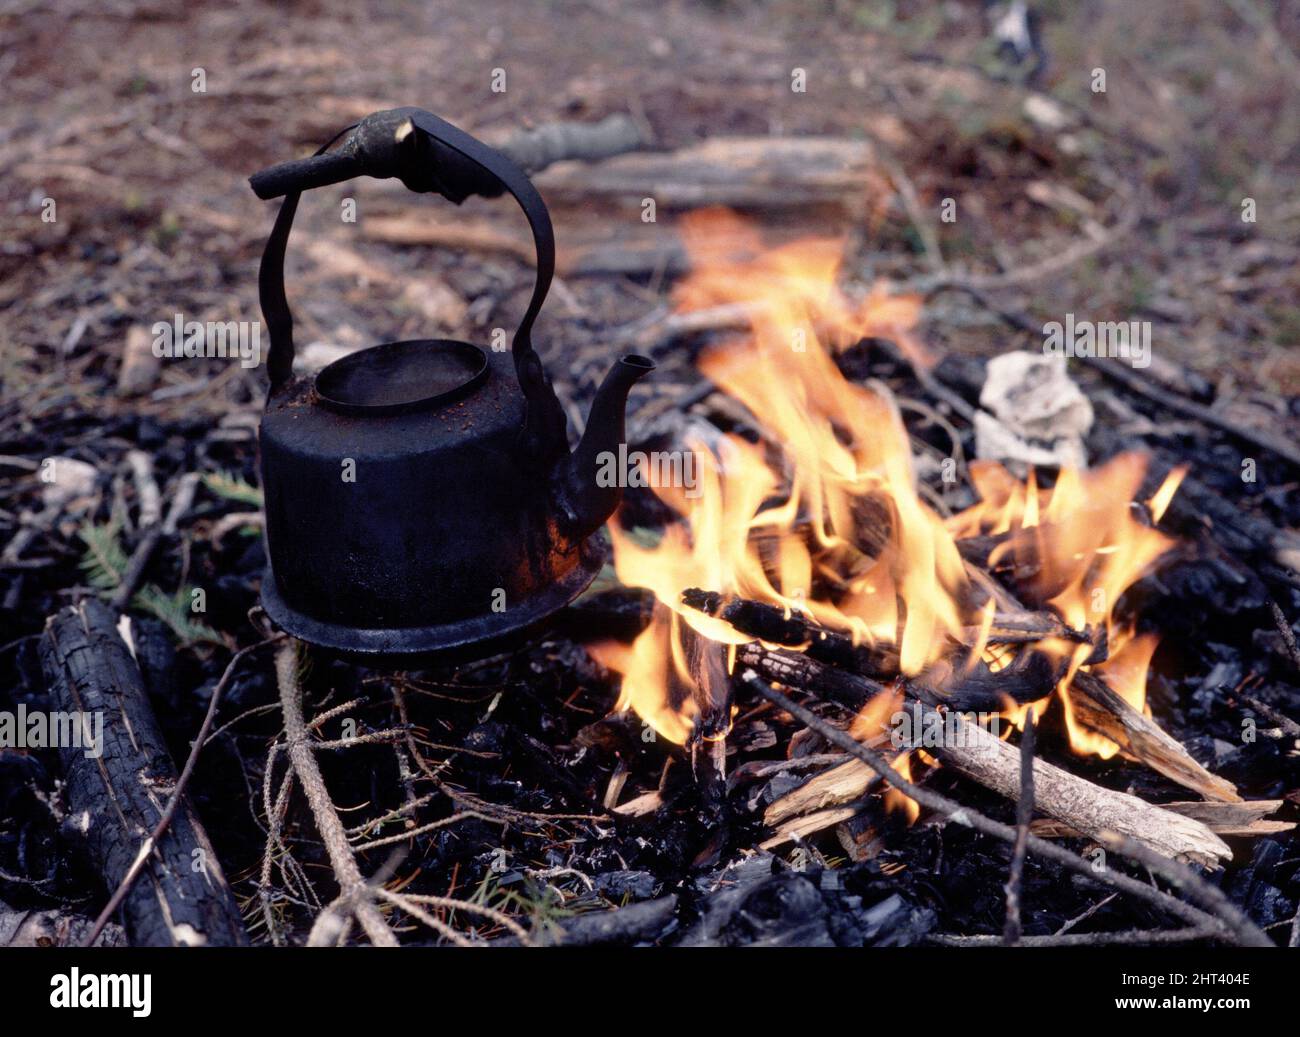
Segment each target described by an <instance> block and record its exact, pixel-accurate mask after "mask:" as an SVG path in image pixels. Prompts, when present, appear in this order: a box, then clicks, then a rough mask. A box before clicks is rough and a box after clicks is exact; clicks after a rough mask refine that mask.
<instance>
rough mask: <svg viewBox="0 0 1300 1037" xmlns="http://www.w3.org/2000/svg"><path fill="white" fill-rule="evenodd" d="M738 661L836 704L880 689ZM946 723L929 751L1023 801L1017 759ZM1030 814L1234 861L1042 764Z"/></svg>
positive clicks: (1175, 851) (799, 668) (1213, 842)
mask: <svg viewBox="0 0 1300 1037" xmlns="http://www.w3.org/2000/svg"><path fill="white" fill-rule="evenodd" d="M738 661H739V662H740V663H741V664H742V665H744V666H749V667H752V668H753V669H754V670H756V671H757V672H758V673H759V674H760V675H762V676H763V677H765V678H766V679H768V680H772V681H776V682H779V683H782V684H793V685H794V686H797V687H804V688H809V689H812V690H815V691H817V692H818V693H819V694H823V695H826V696H827V697H833V698H835V699H836V700H838V701H841V702H844V701H845V700H846V699H848V698H849V694H850V691H851V690H852V689H854V688H855V686H856V690H857V702H858V705H859V706H862V705H865V704H866V702H868V701H870V699H871V698H872V697H874V695H875V694H876V693H877V691H878V689H879V688H880V686H879V685H878V684H875V682H871V681H864V680H863V679H862V678H860V677H857V676H855V675H853V674H848V673H838V674H837V673H834V672H833V671H830V670H829V668H828V667H826V666H824V665H822V664H821V663H819V662H818V661H817V660H814V659H810V658H807V657H806V656H803V655H797V654H795V653H790V652H784V651H780V650H775V649H765V648H762V647H761V646H759V645H745V646H743V647H742V648H741V649H740V651H739V653H738ZM911 705H912V708H915V709H919V710H921V711H922V712H923V713H924V712H925V711H933V707H932V706H930V705H929V704H926V703H922V702H921V701H919V700H914V701H913V703H912V704H911ZM950 717H951V719H952V721H955V723H956V732H955V733H956V737H955V738H953V739H945V744H944V745H942V746H935V747H934V748H933V749H930V751H931V752H933V753H934V755H936V756H937V757H938V758H939V759H940V760H941V761H942V762H943V763H944V764H946V765H947V766H949V767H951V768H952V769H953V770H955V771H957V772H958V773H960V774H962V775H964V776H966V777H968V778H970V779H972V780H973V781H976V782H978V783H979V784H981V785H984V786H985V787H986V788H990V789H992V790H994V791H995V792H998V793H1000V794H1001V795H1004V796H1006V797H1008V798H1009V799H1013V800H1014V799H1015V798H1016V797H1017V796H1018V795H1019V793H1020V759H1019V754H1018V753H1017V751H1016V749H1015V747H1014V746H1011V745H1008V744H1007V743H1006V742H1003V741H1001V740H1000V739H998V738H996V737H995V736H994V735H991V734H989V733H988V732H987V731H985V730H984V729H983V728H981V727H978V726H977V725H975V724H971V723H968V722H966V721H965V720H962V719H960V718H959V717H957V716H955V715H953V714H950ZM949 742H951V743H954V744H947V743H949ZM927 748H929V747H927ZM1034 806H1035V808H1036V809H1038V810H1040V811H1042V812H1043V813H1045V814H1050V815H1051V816H1052V817H1055V818H1057V819H1058V820H1060V821H1063V822H1064V823H1066V824H1067V825H1069V826H1070V827H1072V828H1073V829H1074V830H1076V831H1078V832H1081V833H1083V834H1084V835H1087V836H1091V837H1099V836H1101V835H1102V833H1105V832H1122V833H1124V834H1125V835H1128V836H1130V837H1131V838H1134V839H1137V840H1139V841H1141V842H1143V843H1145V844H1146V845H1148V846H1150V847H1151V848H1152V849H1154V850H1156V851H1157V852H1158V853H1162V854H1164V855H1165V856H1167V857H1171V858H1174V859H1181V860H1190V861H1195V862H1197V863H1201V864H1206V865H1214V864H1217V863H1218V862H1219V860H1220V859H1227V858H1230V857H1231V856H1232V852H1231V851H1230V850H1229V849H1228V846H1227V844H1225V843H1224V842H1223V841H1222V840H1221V839H1220V838H1219V837H1218V836H1216V835H1215V834H1214V833H1213V832H1211V831H1210V830H1209V828H1207V827H1206V826H1205V825H1203V824H1202V823H1201V822H1199V821H1196V820H1194V819H1192V818H1187V817H1181V816H1179V815H1178V814H1174V813H1172V812H1170V811H1166V810H1163V809H1161V808H1160V807H1155V806H1152V805H1150V804H1148V803H1144V802H1143V801H1142V800H1140V799H1138V798H1137V797H1135V796H1130V795H1128V794H1126V793H1122V792H1113V791H1111V790H1109V789H1103V788H1101V787H1099V786H1097V785H1093V784H1092V783H1091V782H1088V781H1085V780H1084V779H1082V778H1077V777H1075V776H1074V775H1072V774H1070V773H1068V772H1066V771H1063V770H1061V769H1060V768H1059V767H1054V766H1053V765H1052V764H1050V763H1046V762H1045V761H1042V760H1035V761H1034Z"/></svg>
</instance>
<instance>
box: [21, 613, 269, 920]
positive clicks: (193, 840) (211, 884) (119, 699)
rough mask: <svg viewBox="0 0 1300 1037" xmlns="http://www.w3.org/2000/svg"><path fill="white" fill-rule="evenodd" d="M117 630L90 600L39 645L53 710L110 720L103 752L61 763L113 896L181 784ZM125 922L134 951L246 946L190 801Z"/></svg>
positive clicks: (53, 624)
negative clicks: (200, 946) (160, 948)
mask: <svg viewBox="0 0 1300 1037" xmlns="http://www.w3.org/2000/svg"><path fill="white" fill-rule="evenodd" d="M116 624H117V617H116V615H115V614H114V613H113V611H112V610H111V609H109V608H108V607H107V606H106V605H104V604H102V603H101V602H99V601H95V600H86V601H83V602H81V603H80V604H78V605H74V606H70V607H68V608H65V609H63V610H62V611H61V612H59V613H58V614H57V615H55V616H54V617H53V618H52V619H51V620H50V621H49V622H48V623H47V624H46V628H45V635H44V636H43V637H42V639H41V662H42V664H43V668H44V670H45V677H46V681H47V683H48V685H49V691H50V702H51V706H52V708H53V709H55V710H59V711H65V712H68V713H71V714H73V715H74V716H79V717H82V718H89V717H94V716H99V717H102V718H103V720H102V723H103V728H102V733H101V734H100V736H99V745H98V746H97V750H96V751H97V752H98V755H92V754H91V753H89V752H87V751H86V750H85V749H83V748H80V747H77V746H64V747H62V748H61V749H60V757H61V759H62V761H63V766H64V769H65V771H66V773H67V778H68V801H69V805H70V808H71V810H70V812H71V814H72V816H73V817H74V818H77V819H80V820H78V821H77V822H76V823H77V826H78V827H79V828H80V829H81V830H82V831H83V832H84V833H85V836H86V840H87V843H88V845H89V848H90V853H91V857H92V858H93V860H94V862H95V865H96V867H97V868H98V869H99V873H100V875H101V876H102V877H103V879H104V884H105V885H106V886H107V888H108V889H110V890H112V889H116V888H117V887H118V886H119V884H120V883H121V882H122V880H123V878H124V877H125V876H126V875H127V873H128V872H129V871H130V870H131V868H132V866H133V864H134V862H135V860H136V857H137V856H138V855H139V853H140V851H141V847H142V846H144V845H146V840H147V839H148V838H149V836H150V833H151V832H152V831H153V830H154V829H155V825H156V822H157V821H158V820H159V819H160V818H161V817H162V816H163V813H164V811H165V809H166V806H167V802H168V799H169V797H170V794H171V790H172V788H173V787H174V786H175V784H176V782H177V780H178V778H177V773H176V768H175V766H174V765H173V763H172V760H171V757H170V755H169V754H168V752H167V747H166V743H165V742H164V741H163V736H162V731H161V730H160V729H159V727H158V721H157V720H156V719H155V717H154V714H153V710H152V708H151V707H150V705H149V699H148V696H147V694H146V692H145V687H144V682H143V679H142V677H141V675H140V669H139V667H138V666H137V665H136V663H135V659H134V658H132V656H131V652H130V650H129V649H128V648H127V645H126V643H125V642H124V641H123V640H122V638H121V636H120V635H119V634H118V632H117V625H116ZM122 916H123V923H124V926H125V929H126V933H127V937H128V939H129V941H130V943H131V944H133V945H136V946H196V945H207V946H231V945H243V944H245V943H247V936H246V935H245V932H244V926H243V922H242V921H241V919H240V913H239V905H238V904H237V903H236V902H235V898H234V896H233V894H232V893H231V891H230V887H229V885H227V883H226V879H225V876H224V875H223V874H222V871H221V865H220V864H219V863H218V861H217V855H216V853H215V851H214V850H213V848H212V844H211V843H210V842H209V841H208V837H207V833H206V832H205V831H204V830H203V826H202V824H201V823H200V822H199V819H198V817H197V816H196V815H195V814H194V812H193V810H192V809H191V808H190V806H189V805H188V803H186V802H182V803H181V807H180V809H179V810H177V812H176V814H175V817H174V818H173V820H172V823H171V825H170V827H168V828H167V829H166V831H165V832H164V833H163V834H162V835H161V836H160V837H159V838H158V840H157V842H156V844H155V846H154V850H153V860H151V861H150V862H149V864H148V865H147V866H146V867H145V869H144V872H143V874H141V876H140V878H139V881H137V882H136V883H135V885H134V886H132V887H131V889H130V891H129V892H128V893H127V894H126V896H125V898H124V899H123V901H122Z"/></svg>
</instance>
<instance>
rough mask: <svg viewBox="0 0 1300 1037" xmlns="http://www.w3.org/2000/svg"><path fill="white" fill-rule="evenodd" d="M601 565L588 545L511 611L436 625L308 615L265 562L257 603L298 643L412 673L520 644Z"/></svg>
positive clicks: (601, 559) (598, 555) (584, 585)
mask: <svg viewBox="0 0 1300 1037" xmlns="http://www.w3.org/2000/svg"><path fill="white" fill-rule="evenodd" d="M604 563H605V557H604V552H603V551H602V550H600V549H599V548H598V547H596V546H595V545H592V544H591V543H590V542H588V543H586V544H584V545H583V549H582V555H581V558H580V559H579V562H578V564H577V565H575V566H574V567H573V568H572V569H571V570H570V571H569V572H568V573H566V574H565V575H564V576H563V577H562V578H561V579H559V580H557V581H556V582H555V583H552V584H550V585H549V586H547V587H544V588H543V589H542V590H540V591H538V592H537V593H536V594H533V595H531V596H530V597H529V598H527V599H525V600H524V601H522V602H520V603H519V604H518V605H516V606H515V607H514V608H511V609H509V610H507V611H505V612H489V613H485V614H482V615H478V616H469V617H467V618H466V619H462V620H457V621H455V622H452V623H442V624H438V625H436V626H423V627H355V626H349V625H347V624H344V623H332V622H329V621H328V620H322V619H318V618H316V617H314V616H309V615H307V614H306V613H304V612H301V611H299V610H298V609H295V608H293V607H292V606H291V605H289V604H288V603H287V602H286V601H285V600H284V597H283V596H282V595H281V593H280V588H279V586H278V585H277V584H276V579H275V574H274V573H273V572H272V570H271V566H270V564H269V563H268V565H267V567H266V569H265V570H264V572H263V574H262V590H261V595H260V598H261V603H262V607H263V609H265V610H266V614H267V616H269V617H270V618H271V620H272V621H273V622H274V623H275V625H276V626H278V627H279V628H280V629H281V630H283V631H284V632H285V633H287V634H289V635H290V636H292V637H295V638H297V639H298V640H300V641H305V642H306V643H307V644H310V645H313V646H315V647H317V648H322V649H325V650H326V651H328V652H330V653H333V654H336V655H338V656H340V657H343V658H346V659H349V660H350V661H354V662H359V663H363V664H369V665H375V666H382V665H383V664H385V663H388V662H392V663H398V664H401V665H402V666H403V667H404V668H411V665H412V663H413V662H415V661H417V660H428V661H448V662H450V661H455V660H466V659H474V658H484V657H486V656H489V655H493V654H496V653H497V652H499V651H502V650H504V649H506V648H509V647H512V646H513V645H515V644H518V643H521V642H522V641H524V640H526V639H527V638H528V636H529V635H530V634H533V633H536V632H538V631H539V630H541V629H543V628H544V627H545V625H546V623H547V621H548V620H549V619H550V618H551V617H552V616H554V614H555V613H556V612H558V611H559V610H560V609H562V608H564V607H565V606H566V605H568V604H570V603H571V602H572V601H573V600H574V599H575V598H577V597H578V595H580V594H581V593H582V592H583V591H585V590H586V589H587V588H588V587H590V586H591V584H592V582H593V581H594V580H595V579H596V576H597V575H599V573H600V570H601V568H602V567H603V566H604Z"/></svg>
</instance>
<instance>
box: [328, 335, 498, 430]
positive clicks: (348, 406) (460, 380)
mask: <svg viewBox="0 0 1300 1037" xmlns="http://www.w3.org/2000/svg"><path fill="white" fill-rule="evenodd" d="M487 372H488V359H487V354H486V353H485V352H484V351H483V350H482V349H480V348H479V347H478V346H474V345H471V344H470V343H468V342H457V341H454V340H452V339H411V340H409V341H405V342H385V343H384V344H383V345H379V346H371V347H370V348H369V349H363V350H361V351H360V352H357V353H352V354H349V355H348V356H345V357H342V358H340V359H338V360H335V361H334V363H332V364H330V365H329V366H328V367H326V368H325V369H324V370H322V371H321V372H320V374H318V375H317V376H316V394H317V395H318V396H319V397H320V400H321V402H322V403H323V404H325V406H327V407H329V408H330V409H331V410H334V411H337V412H339V413H341V414H355V415H374V416H379V415H385V414H401V413H404V412H406V411H413V410H422V409H424V408H427V407H433V406H436V405H438V404H442V403H446V402H448V401H450V400H453V399H457V398H458V397H460V396H463V395H465V394H466V393H468V392H469V391H470V390H471V389H473V388H474V387H475V386H477V385H479V384H480V383H481V382H482V381H483V380H484V379H485V378H486V377H487Z"/></svg>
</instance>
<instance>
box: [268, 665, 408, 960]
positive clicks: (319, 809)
mask: <svg viewBox="0 0 1300 1037" xmlns="http://www.w3.org/2000/svg"><path fill="white" fill-rule="evenodd" d="M275 675H276V680H277V682H278V683H279V686H280V707H281V709H282V710H283V711H284V731H285V745H286V749H287V751H288V753H289V762H290V763H291V764H292V765H293V769H294V773H295V774H297V775H298V780H299V781H300V782H302V787H303V791H304V792H305V793H306V794H307V803H308V804H309V805H310V807H311V813H312V817H313V818H315V820H316V829H317V831H319V832H320V835H321V840H322V841H323V842H324V843H325V850H326V852H327V853H328V854H329V858H330V865H331V866H332V867H333V868H334V875H335V877H336V878H337V879H338V883H339V889H340V892H341V894H342V896H343V897H344V898H346V899H345V902H346V903H347V904H348V906H349V908H350V910H351V911H352V913H353V914H354V915H356V919H357V921H358V922H360V923H361V927H362V928H363V929H364V930H365V931H366V935H367V936H368V937H370V942H371V943H373V944H375V946H377V947H396V946H397V945H398V941H397V937H396V936H395V935H394V934H393V931H392V929H390V928H389V927H388V923H387V922H386V921H384V916H383V915H382V914H381V913H380V912H379V909H378V908H377V907H376V906H375V904H374V902H373V901H372V900H371V899H370V894H371V889H370V887H369V885H367V883H366V880H365V879H364V878H362V876H361V869H360V868H358V867H357V861H356V858H355V857H354V856H353V855H352V846H351V844H349V842H348V836H347V832H346V830H345V829H344V827H343V822H342V821H340V820H339V815H338V811H337V810H335V809H334V804H333V802H331V800H330V797H329V792H328V790H326V788H325V779H324V778H323V777H322V776H321V772H320V767H319V766H318V765H317V763H316V756H315V754H314V752H313V750H312V745H311V736H310V735H309V734H308V731H307V725H306V723H305V722H304V720H303V715H302V689H301V687H299V684H298V649H297V643H296V642H294V641H288V642H287V643H286V644H284V645H283V646H282V647H281V648H280V650H279V651H278V652H276V654H275Z"/></svg>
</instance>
